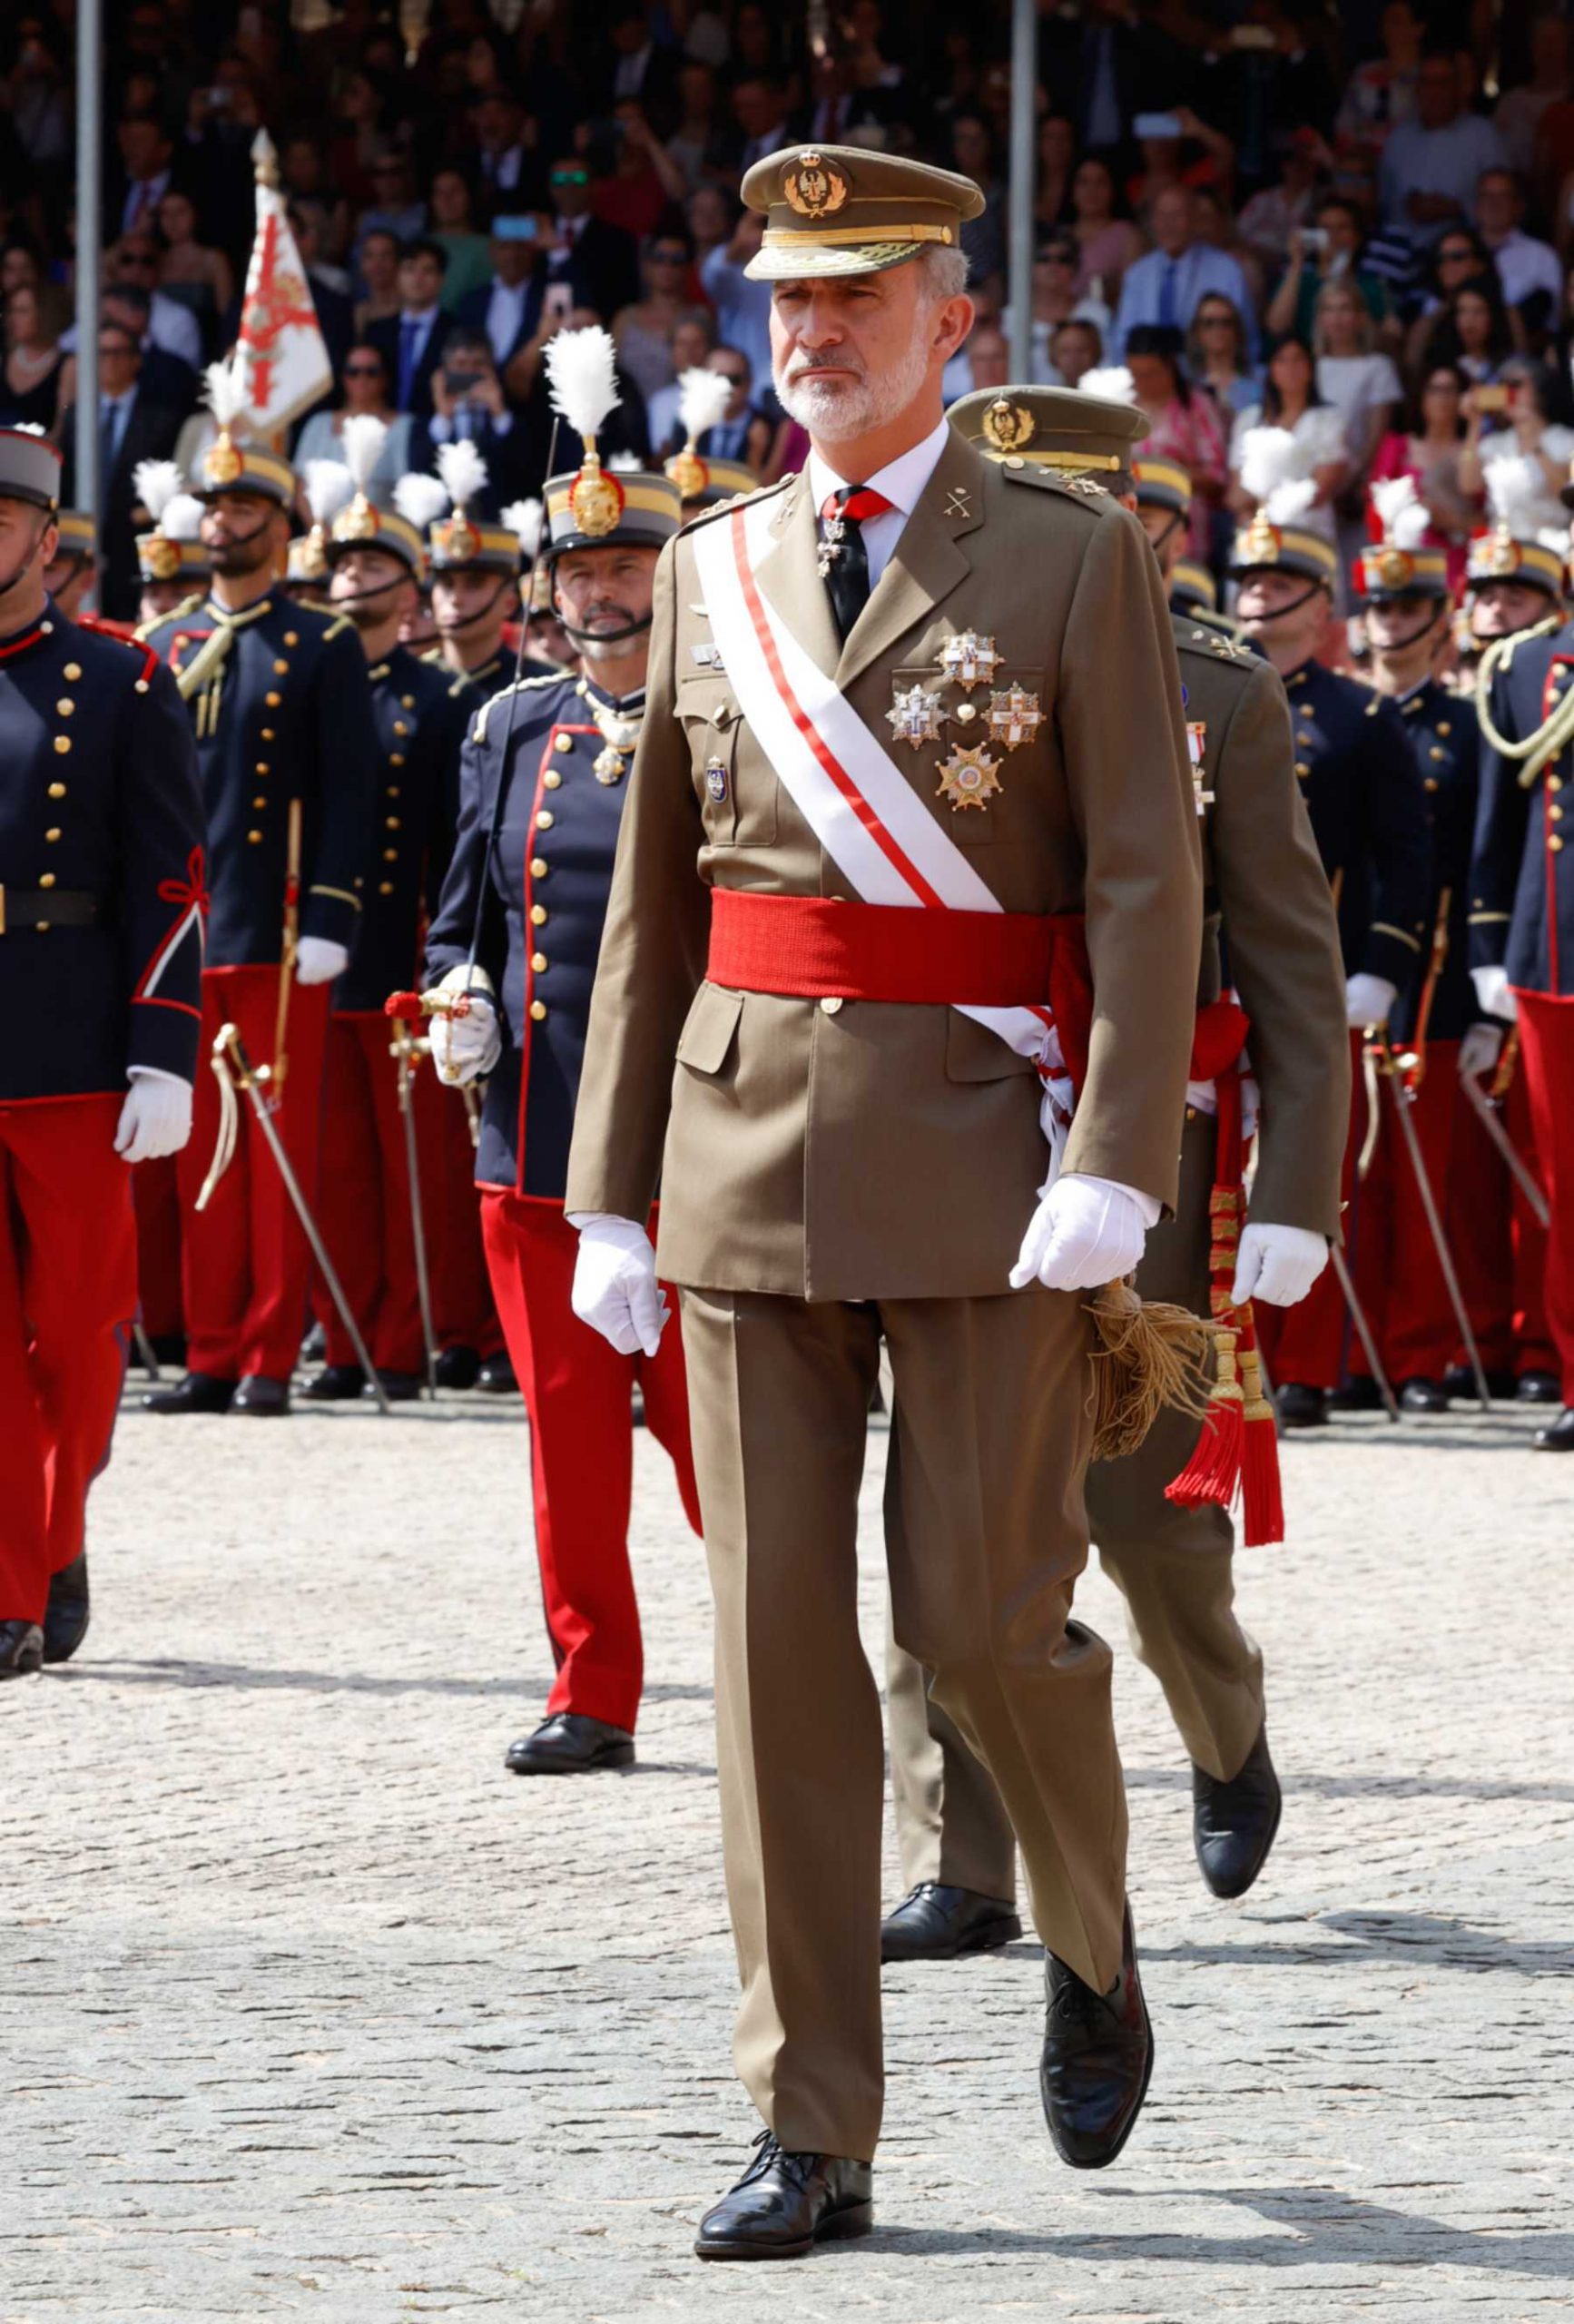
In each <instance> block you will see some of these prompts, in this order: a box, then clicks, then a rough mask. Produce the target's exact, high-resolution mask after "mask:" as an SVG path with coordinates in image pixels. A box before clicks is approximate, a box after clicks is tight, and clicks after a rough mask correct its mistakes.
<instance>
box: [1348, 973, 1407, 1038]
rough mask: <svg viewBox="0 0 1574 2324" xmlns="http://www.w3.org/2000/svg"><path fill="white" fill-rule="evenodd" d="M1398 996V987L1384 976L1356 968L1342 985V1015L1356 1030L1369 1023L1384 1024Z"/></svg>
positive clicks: (1360, 1029)
mask: <svg viewBox="0 0 1574 2324" xmlns="http://www.w3.org/2000/svg"><path fill="white" fill-rule="evenodd" d="M1398 998H1399V987H1398V986H1397V985H1396V984H1390V983H1389V981H1388V979H1387V978H1386V977H1369V976H1368V975H1367V974H1366V971H1365V970H1364V969H1362V970H1357V971H1356V973H1355V975H1354V976H1353V977H1352V978H1350V979H1349V980H1348V982H1347V983H1346V985H1345V987H1344V1016H1345V1021H1346V1023H1348V1024H1351V1025H1353V1026H1354V1027H1355V1029H1356V1030H1357V1031H1358V1032H1364V1031H1365V1030H1366V1028H1367V1027H1368V1026H1369V1025H1386V1024H1387V1022H1388V1012H1389V1010H1390V1009H1392V1007H1393V1004H1394V1002H1395V1000H1397V999H1398Z"/></svg>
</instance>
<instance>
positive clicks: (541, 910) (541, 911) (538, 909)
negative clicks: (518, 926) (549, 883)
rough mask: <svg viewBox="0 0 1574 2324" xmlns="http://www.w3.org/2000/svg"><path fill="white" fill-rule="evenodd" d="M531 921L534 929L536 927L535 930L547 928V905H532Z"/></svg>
mask: <svg viewBox="0 0 1574 2324" xmlns="http://www.w3.org/2000/svg"><path fill="white" fill-rule="evenodd" d="M530 921H531V925H532V926H533V927H535V928H545V927H546V905H545V904H532V905H531V907H530Z"/></svg>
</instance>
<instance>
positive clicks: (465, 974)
mask: <svg viewBox="0 0 1574 2324" xmlns="http://www.w3.org/2000/svg"><path fill="white" fill-rule="evenodd" d="M434 991H436V992H439V993H443V994H446V995H447V996H448V999H449V1000H452V999H453V998H454V996H455V994H457V993H461V992H462V993H465V994H467V996H468V999H469V1003H470V1006H469V1009H468V1012H467V1014H466V1015H465V1016H463V1017H434V1018H432V1019H431V1020H430V1022H431V1029H432V1063H433V1064H434V1065H435V1066H436V1067H437V1068H438V1080H439V1081H441V1082H445V1083H446V1084H447V1086H448V1088H450V1089H461V1088H463V1087H464V1086H465V1084H466V1082H467V1081H483V1080H485V1078H486V1077H487V1074H488V1073H490V1072H491V1070H492V1068H493V1067H494V1066H495V1065H496V1064H497V1059H499V1057H501V1055H502V1054H503V1036H502V1034H501V1032H500V1031H499V1030H498V1027H497V1007H496V1005H495V1003H494V1001H493V999H492V980H491V978H490V977H489V976H488V975H487V971H486V970H485V969H467V968H457V969H450V970H448V975H447V976H446V977H445V978H444V979H443V980H442V982H441V983H440V984H439V985H437V986H436V987H434ZM428 997H429V996H428Z"/></svg>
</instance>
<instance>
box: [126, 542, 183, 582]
mask: <svg viewBox="0 0 1574 2324" xmlns="http://www.w3.org/2000/svg"><path fill="white" fill-rule="evenodd" d="M137 547H138V549H139V551H140V552H141V554H140V557H139V562H140V563H141V566H142V568H143V572H144V573H145V574H146V575H147V576H148V578H149V580H150V581H172V580H173V579H174V578H175V576H176V575H177V574H178V573H179V571H180V569H181V544H180V542H179V541H172V540H169V539H167V538H166V537H165V536H164V535H163V534H162V533H148V534H145V535H144V536H143V539H142V540H141V541H139V542H138V544H137Z"/></svg>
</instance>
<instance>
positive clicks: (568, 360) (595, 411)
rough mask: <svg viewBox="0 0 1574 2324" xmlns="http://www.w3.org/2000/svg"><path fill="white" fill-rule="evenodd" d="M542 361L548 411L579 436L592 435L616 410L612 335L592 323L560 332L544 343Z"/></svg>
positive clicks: (615, 379) (614, 350) (614, 352)
mask: <svg viewBox="0 0 1574 2324" xmlns="http://www.w3.org/2000/svg"><path fill="white" fill-rule="evenodd" d="M545 361H546V379H547V385H548V387H549V389H550V390H551V401H552V409H553V410H554V411H555V412H556V413H557V414H558V415H559V417H560V418H561V419H566V421H567V422H568V425H569V426H570V428H575V429H576V430H577V431H578V433H579V434H580V435H581V436H585V437H592V436H595V434H596V433H597V432H598V430H599V429H600V428H601V426H602V423H603V422H604V421H605V419H606V416H607V414H608V413H609V412H611V411H615V410H616V409H617V349H616V348H615V345H614V344H613V338H612V333H611V332H610V331H609V330H603V329H602V327H601V325H600V324H599V323H593V324H592V325H591V326H590V327H589V329H588V330H560V331H557V332H556V333H555V334H554V335H553V337H552V338H551V339H549V340H547V342H546V356H545Z"/></svg>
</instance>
